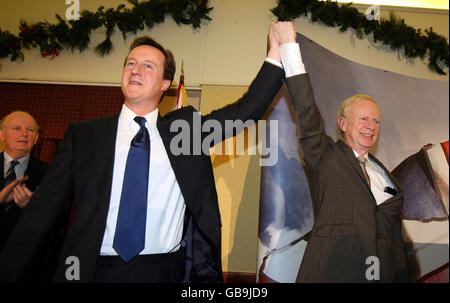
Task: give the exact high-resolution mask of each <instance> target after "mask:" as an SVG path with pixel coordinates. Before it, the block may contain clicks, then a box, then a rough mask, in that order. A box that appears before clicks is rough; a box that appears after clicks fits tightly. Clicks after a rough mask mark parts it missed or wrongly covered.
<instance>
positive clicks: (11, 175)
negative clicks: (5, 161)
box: [4, 160, 19, 186]
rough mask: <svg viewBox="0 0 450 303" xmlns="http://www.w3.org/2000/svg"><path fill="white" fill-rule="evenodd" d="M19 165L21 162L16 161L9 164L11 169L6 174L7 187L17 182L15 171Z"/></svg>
mask: <svg viewBox="0 0 450 303" xmlns="http://www.w3.org/2000/svg"><path fill="white" fill-rule="evenodd" d="M17 164H19V161H16V160H12V161H11V162H9V169H8V171H7V172H6V177H5V183H4V184H5V185H4V186H6V185H8V184H9V183H11V182H12V181H14V180H16V178H17V177H16V172H15V170H14V167H16V165H17Z"/></svg>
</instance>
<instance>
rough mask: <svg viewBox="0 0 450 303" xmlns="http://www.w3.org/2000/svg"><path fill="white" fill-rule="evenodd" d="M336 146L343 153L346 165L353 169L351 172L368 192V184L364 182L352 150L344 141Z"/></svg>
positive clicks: (364, 179) (364, 178)
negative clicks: (355, 174)
mask: <svg viewBox="0 0 450 303" xmlns="http://www.w3.org/2000/svg"><path fill="white" fill-rule="evenodd" d="M337 145H338V146H339V148H340V149H341V151H342V152H343V153H344V158H345V160H346V161H347V163H348V164H350V166H351V167H352V168H353V170H354V171H355V172H356V173H357V174H358V176H359V177H360V178H361V181H362V182H363V183H364V184H365V186H366V187H367V189H368V190H369V191H370V188H369V184H368V183H367V181H366V177H365V176H364V173H363V171H362V168H361V165H360V164H359V162H358V159H356V157H355V154H354V153H353V150H352V149H351V148H350V147H349V146H348V145H347V144H346V143H345V142H344V141H341V140H339V141H338V142H337Z"/></svg>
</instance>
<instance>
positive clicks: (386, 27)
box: [271, 0, 449, 75]
mask: <svg viewBox="0 0 450 303" xmlns="http://www.w3.org/2000/svg"><path fill="white" fill-rule="evenodd" d="M277 4H278V5H277V6H276V7H274V8H273V9H272V10H271V12H272V13H273V14H274V15H275V16H276V17H278V20H279V21H289V20H294V19H296V18H299V17H302V16H303V17H307V16H308V13H310V17H311V21H312V22H317V21H321V22H322V23H323V24H325V25H327V26H331V27H339V30H340V31H342V32H344V31H346V30H348V29H349V28H352V29H353V30H354V31H355V35H356V37H357V38H358V39H363V37H364V35H365V36H366V37H368V36H369V35H370V34H372V35H373V41H374V42H375V43H376V42H377V41H381V42H382V43H383V44H385V45H389V46H390V47H391V49H392V50H394V51H403V53H404V55H405V57H406V58H417V57H419V58H421V59H424V58H425V57H428V67H429V68H430V69H431V70H432V71H434V72H436V73H438V74H441V75H445V74H446V73H445V72H444V70H443V69H444V68H445V67H444V66H446V67H447V68H448V67H449V44H448V39H447V38H445V37H443V36H441V35H438V34H436V33H435V32H433V28H431V27H430V28H429V29H425V30H424V31H422V30H421V29H415V28H413V27H411V26H408V25H406V24H405V21H404V20H403V19H401V18H398V17H396V16H395V15H394V14H393V13H392V12H391V14H390V17H389V19H383V18H382V19H380V20H379V21H378V20H375V19H374V18H373V19H372V20H369V19H368V18H367V17H366V15H365V14H363V13H361V12H359V11H358V10H357V9H356V8H355V7H352V3H349V4H345V5H341V6H339V5H338V4H337V2H335V1H330V0H327V1H319V0H277Z"/></svg>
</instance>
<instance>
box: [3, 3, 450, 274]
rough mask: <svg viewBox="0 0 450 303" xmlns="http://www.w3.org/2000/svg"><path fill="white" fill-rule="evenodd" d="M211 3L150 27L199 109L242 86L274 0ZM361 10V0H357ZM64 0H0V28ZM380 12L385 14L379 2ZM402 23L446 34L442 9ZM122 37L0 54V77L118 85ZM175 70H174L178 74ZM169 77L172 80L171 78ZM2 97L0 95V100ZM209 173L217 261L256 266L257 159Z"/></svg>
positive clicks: (333, 39)
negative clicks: (199, 16)
mask: <svg viewBox="0 0 450 303" xmlns="http://www.w3.org/2000/svg"><path fill="white" fill-rule="evenodd" d="M80 3H81V9H88V10H91V11H93V10H95V9H96V8H97V7H98V6H100V5H104V6H106V7H107V8H108V7H116V6H117V5H118V4H121V3H126V1H125V0H108V1H104V0H89V1H88V0H80ZM210 3H211V6H213V7H214V9H213V10H212V11H211V13H210V16H211V18H212V19H213V20H212V21H211V22H209V23H203V26H202V27H201V28H200V29H197V30H192V28H191V27H187V26H181V27H180V26H177V25H176V24H175V23H174V22H173V21H172V20H171V19H170V18H169V19H167V21H166V23H164V24H162V25H157V26H156V27H155V28H154V29H153V30H151V31H150V32H140V33H139V34H143V33H146V34H150V35H151V36H153V37H154V38H155V39H156V40H158V41H160V42H161V43H162V44H163V45H165V46H166V47H168V48H170V49H171V50H172V51H173V53H174V55H175V58H176V60H177V63H178V69H179V68H180V63H181V60H184V70H185V83H186V86H187V87H196V88H202V94H201V105H200V106H201V110H202V112H203V113H207V112H209V111H210V110H212V109H214V108H218V107H220V106H223V105H225V104H228V103H230V102H233V101H235V100H236V99H237V98H238V97H239V96H240V95H241V94H242V93H243V92H244V91H245V90H246V88H247V86H248V85H249V83H250V82H251V80H252V79H253V77H254V76H255V74H256V72H257V71H258V69H259V67H260V65H261V64H262V62H263V60H264V58H265V54H266V39H267V38H266V37H267V29H268V28H269V26H270V24H271V22H273V21H276V18H275V17H274V16H273V15H272V14H271V13H270V9H271V8H273V7H275V6H276V1H275V0H246V1H239V0H212V1H210ZM359 7H360V8H361V10H363V11H364V10H365V8H366V7H367V6H359ZM65 9H66V6H65V0H40V1H35V0H16V1H1V2H0V20H1V21H0V28H2V30H9V31H11V32H13V33H16V34H17V33H18V25H19V21H20V19H25V20H27V21H30V22H33V21H40V20H44V19H45V20H48V21H50V22H53V21H55V20H56V18H55V17H54V15H55V14H56V13H58V14H60V15H61V16H62V17H64V16H65ZM381 12H382V16H387V15H388V11H387V9H386V8H385V7H382V8H381ZM396 12H397V13H398V14H399V15H400V16H402V17H404V18H405V19H406V23H407V24H409V25H411V26H414V27H420V28H422V29H423V28H425V27H429V26H432V27H433V30H434V31H436V32H437V33H440V34H442V35H444V36H446V37H448V36H449V35H448V31H449V28H448V26H449V19H448V11H440V10H423V9H396ZM295 24H296V28H297V31H298V32H300V33H302V34H304V35H306V36H307V37H309V38H310V39H312V40H314V41H316V42H317V43H319V44H321V45H323V46H325V47H326V48H328V49H330V50H332V51H334V52H336V53H338V54H339V55H341V56H343V57H345V58H347V59H350V60H353V61H355V62H358V63H362V64H366V65H369V66H373V67H377V68H382V69H386V70H390V71H393V72H397V73H402V74H406V75H410V76H414V77H419V78H427V79H438V80H443V81H448V76H439V75H437V74H435V73H433V72H431V71H430V70H429V69H428V67H427V65H426V62H422V61H421V60H409V61H405V60H403V59H402V58H401V56H400V55H399V54H397V53H395V52H392V51H390V50H389V49H388V48H387V47H384V46H380V45H378V44H377V45H373V44H371V42H369V41H367V40H358V39H356V37H355V36H354V35H353V34H352V33H351V32H346V33H340V32H339V31H338V29H336V28H328V27H325V26H322V25H319V24H313V23H311V22H309V21H308V20H306V19H304V18H302V19H297V20H295ZM102 39H103V31H102V30H98V31H96V32H95V33H94V34H93V36H92V41H93V44H92V45H96V44H97V43H100V42H101V41H102ZM132 39H133V36H130V37H129V38H128V39H127V40H126V41H124V40H123V39H122V37H121V34H120V32H117V33H116V34H115V35H114V37H113V44H114V47H115V51H114V52H113V53H112V54H110V55H109V56H106V57H104V58H99V57H98V56H97V55H96V54H95V53H94V51H93V47H91V48H90V49H89V50H88V51H86V52H84V53H82V54H79V53H73V54H72V53H70V52H62V53H61V54H60V56H59V57H58V58H56V59H54V60H48V59H43V58H41V57H40V54H39V52H38V51H37V50H29V51H25V52H24V53H25V61H24V62H22V63H12V62H9V61H7V60H1V61H0V64H1V65H2V69H1V70H0V81H1V80H3V81H5V80H6V81H18V80H19V81H20V80H21V79H22V80H30V81H44V82H45V81H49V82H68V83H78V82H82V83H92V84H101V85H119V80H120V75H121V65H122V62H123V59H124V57H125V56H126V54H127V46H128V44H129V43H130V42H131V41H132ZM178 78H179V70H178V71H177V74H176V76H175V82H178ZM174 85H176V83H175V84H174ZM0 102H1V100H0ZM213 165H214V175H215V178H216V185H217V190H218V194H219V203H220V210H221V213H222V223H223V240H222V243H223V265H224V270H225V271H242V272H256V260H257V256H256V254H257V239H256V237H257V228H258V209H259V204H258V203H259V186H260V167H259V165H258V156H248V155H244V156H216V157H214V158H213Z"/></svg>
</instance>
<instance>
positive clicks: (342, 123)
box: [337, 116, 347, 133]
mask: <svg viewBox="0 0 450 303" xmlns="http://www.w3.org/2000/svg"><path fill="white" fill-rule="evenodd" d="M337 123H338V125H339V128H340V129H341V130H342V132H344V133H345V131H346V129H347V120H346V119H345V117H343V116H340V117H339V118H338V120H337Z"/></svg>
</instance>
